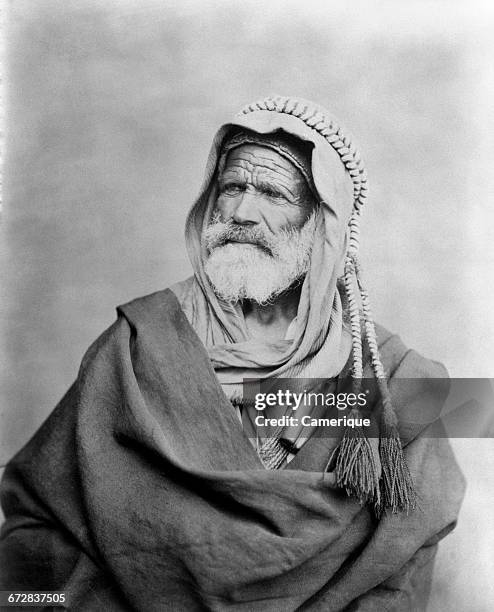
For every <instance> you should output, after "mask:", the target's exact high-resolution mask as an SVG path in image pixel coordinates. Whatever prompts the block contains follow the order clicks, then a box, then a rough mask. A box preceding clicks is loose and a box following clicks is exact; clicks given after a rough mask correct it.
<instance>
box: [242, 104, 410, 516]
mask: <svg viewBox="0 0 494 612" xmlns="http://www.w3.org/2000/svg"><path fill="white" fill-rule="evenodd" d="M258 111H270V112H275V113H284V114H287V115H292V116H293V117H296V118H298V119H299V120H300V121H302V122H303V123H304V124H305V125H307V126H308V127H309V128H311V129H312V130H314V131H315V132H317V133H318V134H319V135H320V136H322V137H323V138H324V139H325V140H326V142H327V143H328V144H330V145H331V146H332V148H333V149H334V150H335V151H336V153H337V154H338V155H339V158H340V160H341V162H342V163H343V165H344V166H345V168H346V170H347V172H348V174H349V175H350V177H351V180H352V183H353V210H352V214H351V216H350V220H349V222H348V227H349V241H348V247H347V252H346V257H345V269H344V284H345V293H346V296H347V300H348V309H349V315H350V327H351V334H352V378H353V383H354V388H355V390H356V391H357V392H358V391H359V389H360V385H361V379H362V375H363V361H362V332H361V311H360V307H359V301H358V300H357V298H356V293H359V294H360V304H361V310H362V315H363V323H364V336H365V340H366V341H367V344H368V347H369V350H370V355H371V362H372V369H373V372H374V376H375V378H376V380H377V384H378V388H379V392H380V396H381V422H380V425H381V426H380V439H379V460H380V463H381V466H380V467H381V469H379V466H378V465H377V463H378V462H377V461H376V459H375V455H374V452H373V449H372V446H371V444H370V442H369V440H368V439H367V437H366V435H365V433H364V431H363V429H362V428H353V429H351V428H347V430H346V431H345V433H344V435H343V438H342V440H341V441H340V444H339V445H338V447H337V448H336V450H335V451H334V452H333V454H332V456H331V458H330V460H329V462H328V465H327V466H326V469H331V470H334V473H335V476H336V482H337V484H338V485H339V486H340V487H342V488H344V489H345V490H346V491H347V494H348V495H352V496H355V497H357V498H358V499H359V501H360V502H361V503H362V504H363V503H370V504H371V505H373V507H374V511H375V512H376V514H377V515H378V516H379V515H380V514H382V512H383V511H385V510H386V509H388V508H389V509H391V511H392V512H397V511H398V510H405V511H406V512H408V511H409V510H411V509H413V508H414V507H415V505H416V494H415V491H414V488H413V482H412V479H411V475H410V472H409V470H408V466H407V464H406V461H405V457H404V455H403V449H402V445H401V440H400V436H399V433H398V429H397V425H398V420H397V417H396V414H395V411H394V409H393V406H392V403H391V397H390V393H389V389H388V385H387V382H386V376H385V372H384V368H383V365H382V361H381V358H380V355H379V349H378V344H377V338H376V331H375V327H374V321H373V317H372V311H371V307H370V301H369V295H368V292H367V290H366V288H365V285H364V282H363V278H362V268H361V265H360V263H359V259H358V252H359V244H360V224H359V222H360V214H361V210H362V207H363V205H364V204H365V202H366V200H367V195H368V186H367V172H366V170H365V167H364V164H363V162H362V158H361V156H360V154H359V152H358V149H357V148H356V146H355V145H354V143H353V142H352V141H351V139H350V138H349V136H348V135H345V133H344V132H343V130H342V129H341V127H340V126H339V125H338V124H337V123H336V122H335V120H334V119H333V118H330V117H329V116H328V113H327V112H326V111H325V110H324V109H322V108H321V107H318V106H316V105H315V104H313V103H311V102H306V101H302V100H297V99H295V98H290V97H284V96H272V97H267V98H264V99H263V100H260V101H258V102H254V103H253V104H249V105H247V106H245V107H244V108H243V109H242V110H241V111H240V113H239V116H241V115H248V114H250V113H255V112H258ZM352 412H354V413H355V414H352V415H350V416H355V417H359V416H360V415H359V413H358V409H357V408H354V409H353V411H352Z"/></svg>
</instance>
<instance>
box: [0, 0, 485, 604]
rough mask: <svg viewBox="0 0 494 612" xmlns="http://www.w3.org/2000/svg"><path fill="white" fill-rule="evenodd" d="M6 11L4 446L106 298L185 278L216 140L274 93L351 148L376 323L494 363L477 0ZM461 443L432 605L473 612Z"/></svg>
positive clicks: (476, 543) (33, 4) (34, 414)
mask: <svg viewBox="0 0 494 612" xmlns="http://www.w3.org/2000/svg"><path fill="white" fill-rule="evenodd" d="M7 8H8V9H9V10H8V12H7V21H8V29H7V34H8V38H7V46H6V50H7V51H6V52H7V79H6V81H7V85H6V94H7V120H6V158H7V159H6V165H5V169H4V173H5V189H4V210H3V223H2V225H1V229H0V231H1V241H0V249H1V251H0V255H1V260H0V274H1V279H2V300H1V312H0V315H1V325H2V341H1V354H0V359H1V368H0V384H1V393H2V401H1V408H0V409H1V424H2V451H1V461H2V462H3V463H5V461H7V459H8V458H9V457H10V456H11V454H12V453H13V452H15V451H16V450H17V449H18V448H19V447H20V446H21V445H22V444H23V443H24V442H26V441H27V439H28V438H29V437H30V436H31V435H32V433H33V432H34V431H35V430H36V428H37V427H38V426H39V425H40V423H41V422H42V421H43V420H44V418H45V417H46V416H47V414H48V413H49V412H50V411H51V409H52V408H53V406H54V405H55V403H56V402H57V401H58V399H59V398H60V397H61V395H62V394H63V392H64V391H65V390H66V388H67V387H68V385H69V384H70V382H71V381H72V380H73V378H74V377H75V376H76V373H77V369H78V365H79V362H80V359H81V357H82V355H83V353H84V351H85V350H86V348H87V347H88V346H89V344H90V343H91V342H92V341H93V340H94V339H95V338H96V336H97V335H99V333H100V332H101V331H102V330H103V329H104V328H105V327H107V326H108V325H109V324H110V323H111V322H112V321H113V319H114V316H115V311H114V308H115V306H116V305H117V304H119V303H123V302H125V301H127V300H129V299H132V298H134V297H136V296H138V295H142V294H145V293H149V292H152V291H155V290H157V289H160V288H163V287H165V286H167V285H169V284H171V283H172V282H174V281H176V280H179V279H181V278H184V277H185V276H186V275H188V274H189V273H190V267H189V264H188V261H187V259H186V255H185V249H184V241H183V237H182V234H183V224H184V219H185V215H186V212H187V210H188V208H189V206H190V205H191V203H192V201H193V199H194V197H195V194H196V193H197V191H198V188H199V185H200V182H201V180H202V173H203V167H204V164H205V159H206V155H207V151H208V149H209V145H210V140H211V137H212V135H213V133H214V131H215V130H216V128H217V127H218V125H219V124H220V123H221V122H222V121H223V120H225V119H226V118H228V116H229V115H230V114H231V113H232V112H233V111H236V110H237V109H238V108H240V107H241V106H242V105H243V104H244V103H246V102H250V101H253V100H255V99H256V98H258V97H261V96H264V95H266V94H267V93H280V94H294V95H299V96H302V97H305V98H309V99H313V100H314V101H317V102H320V103H321V104H323V105H325V106H327V107H328V108H329V109H330V110H332V111H333V113H334V114H335V115H336V116H337V117H339V118H340V119H341V121H342V122H343V123H344V124H345V125H347V126H348V127H349V128H350V130H351V132H352V133H353V134H354V135H355V136H356V139H357V140H358V142H359V143H360V146H361V150H362V152H363V154H364V158H365V159H366V161H367V166H368V171H369V177H370V187H371V194H370V202H369V205H368V209H367V210H366V211H365V214H364V219H363V224H362V225H363V239H362V255H363V264H364V270H365V271H366V276H367V279H368V284H369V286H370V288H371V298H372V302H373V307H374V312H375V318H376V320H378V321H379V322H381V323H383V324H384V325H385V326H387V327H388V328H390V329H392V330H393V331H398V332H399V333H400V335H401V336H402V338H403V339H404V341H405V342H406V343H407V344H409V345H411V346H413V347H414V348H416V349H417V350H419V351H420V352H422V353H423V354H425V355H426V356H428V357H433V358H435V359H438V360H440V361H443V362H444V363H445V364H446V365H447V367H448V369H449V371H450V373H451V375H452V376H457V377H469V376H471V377H481V376H490V375H491V374H492V372H493V370H494V368H493V365H494V364H493V359H492V348H491V338H492V337H493V330H494V317H493V316H492V314H491V309H490V304H491V303H492V300H493V297H494V295H493V290H492V281H491V280H490V276H489V270H490V269H491V268H492V262H493V260H494V252H493V248H492V246H491V245H490V244H489V242H488V236H489V234H492V229H491V228H490V227H489V226H490V225H491V226H492V219H493V215H492V213H491V210H490V205H491V201H492V193H493V182H494V181H493V178H492V172H491V165H492V163H493V161H494V140H493V137H492V134H493V132H494V130H493V127H494V126H493V124H492V118H490V117H489V114H490V112H491V106H492V93H493V92H494V79H493V75H492V72H491V63H492V45H491V43H490V38H491V35H492V31H493V23H494V19H493V12H492V10H491V9H490V7H489V3H488V2H481V1H479V0H470V1H469V2H463V1H461V2H460V1H456V2H455V1H451V0H448V1H444V2H440V1H430V2H421V1H417V0H414V1H409V2H407V3H398V2H396V1H395V2H392V1H375V2H359V1H353V2H351V3H332V2H329V1H326V2H315V1H313V2H310V1H307V0H305V1H304V2H291V1H284V2H275V1H270V2H266V1H263V2H261V1H255V0H250V1H249V2H240V1H232V0H230V1H219V0H218V1H213V2H211V1H209V2H207V1H204V0H203V1H202V2H199V1H198V2H190V1H189V2H184V1H183V0H181V1H180V2H178V1H176V2H172V1H163V0H161V1H158V0H155V1H150V0H120V1H118V2H117V1H116V0H111V1H109V0H100V1H96V0H79V1H78V2H76V1H74V0H41V1H40V0H37V1H36V0H15V1H11V2H9V3H8V4H7ZM454 443H455V448H456V451H457V454H458V457H459V459H460V462H461V464H462V467H463V469H464V471H465V472H466V475H467V477H468V478H469V493H468V497H467V500H466V502H465V506H464V510H463V513H462V516H461V520H460V525H459V527H458V530H457V531H456V532H455V534H454V535H452V536H450V537H449V538H448V539H447V540H446V541H445V543H444V545H443V546H442V549H441V552H440V557H439V563H438V568H437V570H436V580H435V587H434V593H433V598H432V603H431V610H434V611H435V610H438V611H440V610H448V609H458V610H467V611H469V610H472V611H473V610H475V612H482V611H483V610H485V611H487V610H488V609H490V605H489V602H492V601H494V589H493V587H492V586H491V585H492V580H491V579H490V577H492V576H494V560H493V558H492V554H491V551H492V550H494V534H493V528H492V526H491V522H489V514H490V515H492V511H491V510H490V508H492V504H493V502H494V486H493V483H492V482H491V480H490V476H489V475H490V474H491V473H493V468H494V447H493V444H492V441H491V440H484V441H481V442H477V441H473V442H472V441H464V442H460V441H455V442H454ZM489 564H490V565H489Z"/></svg>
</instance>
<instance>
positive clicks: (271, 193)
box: [263, 189, 285, 200]
mask: <svg viewBox="0 0 494 612" xmlns="http://www.w3.org/2000/svg"><path fill="white" fill-rule="evenodd" d="M263 192H264V195H266V196H267V197H268V198H273V199H275V200H279V199H281V198H284V197H285V196H284V195H283V194H282V193H280V192H279V191H276V190H275V189H263Z"/></svg>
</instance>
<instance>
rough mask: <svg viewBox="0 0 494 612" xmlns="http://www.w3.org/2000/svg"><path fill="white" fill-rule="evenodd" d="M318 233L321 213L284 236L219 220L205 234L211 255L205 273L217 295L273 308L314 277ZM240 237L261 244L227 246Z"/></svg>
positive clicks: (224, 298)
mask: <svg viewBox="0 0 494 612" xmlns="http://www.w3.org/2000/svg"><path fill="white" fill-rule="evenodd" d="M315 228H316V212H315V211H314V212H313V213H312V214H311V216H310V217H309V218H308V220H307V221H306V223H305V224H304V226H303V227H302V228H301V229H294V228H292V229H289V230H282V231H281V232H280V233H278V234H267V233H266V232H265V231H263V230H261V229H260V228H257V227H254V228H252V227H249V226H239V225H237V224H235V223H233V222H232V221H227V222H226V223H222V222H221V221H219V220H218V218H217V217H216V218H213V220H212V222H211V224H210V225H209V227H208V228H207V229H206V231H205V233H204V241H205V245H206V247H207V249H208V252H209V257H208V259H207V260H206V263H205V265H204V269H205V271H206V274H207V275H208V278H209V280H210V282H211V284H212V286H213V289H214V292H215V293H216V295H217V296H218V297H219V298H220V299H222V300H225V301H227V302H232V303H236V302H238V301H239V300H244V299H248V300H254V301H255V302H257V303H258V304H268V303H271V302H272V301H273V300H274V299H275V298H276V297H277V296H278V295H280V294H281V293H283V291H285V290H286V289H288V288H289V287H290V286H291V285H293V284H294V283H295V282H296V281H300V280H302V279H303V277H304V276H305V274H306V272H307V271H308V269H309V266H310V255H311V251H312V243H313V240H314V233H315ZM234 237H236V238H241V239H244V240H252V242H254V243H255V244H245V243H240V242H226V241H227V240H229V239H232V238H234ZM225 242H226V244H225Z"/></svg>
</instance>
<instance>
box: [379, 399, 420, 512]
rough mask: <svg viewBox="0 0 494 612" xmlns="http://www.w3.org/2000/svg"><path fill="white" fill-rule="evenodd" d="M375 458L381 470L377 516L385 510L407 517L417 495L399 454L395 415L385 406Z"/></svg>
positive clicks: (401, 451) (401, 449) (400, 452)
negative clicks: (376, 456) (380, 505)
mask: <svg viewBox="0 0 494 612" xmlns="http://www.w3.org/2000/svg"><path fill="white" fill-rule="evenodd" d="M379 457H380V460H381V466H382V480H381V498H382V507H380V508H379V513H380V514H381V513H382V512H384V511H385V510H386V509H387V508H389V509H390V510H391V512H392V513H396V512H399V511H405V512H406V513H407V514H408V513H409V512H410V511H411V510H413V509H414V508H415V507H416V505H417V494H416V492H415V489H414V486H413V481H412V476H411V474H410V470H409V469H408V465H407V463H406V460H405V455H404V453H403V448H402V445H401V439H400V434H399V433H398V428H397V424H396V415H395V413H394V410H393V409H392V407H391V406H390V405H389V403H386V404H385V405H384V407H383V411H382V415H381V435H380V441H379Z"/></svg>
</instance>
